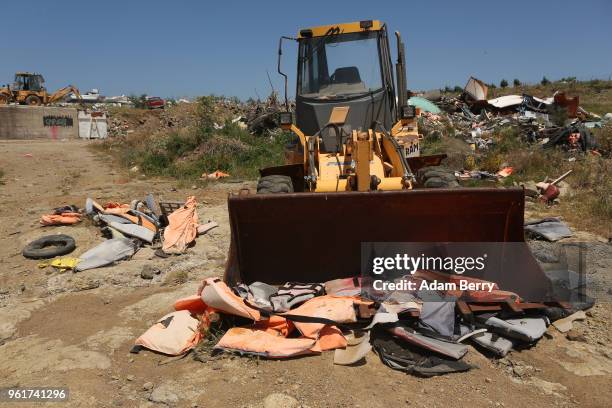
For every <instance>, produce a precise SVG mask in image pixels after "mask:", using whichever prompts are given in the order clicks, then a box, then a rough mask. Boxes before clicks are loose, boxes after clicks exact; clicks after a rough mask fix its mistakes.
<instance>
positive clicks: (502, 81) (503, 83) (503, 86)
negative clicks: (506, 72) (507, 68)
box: [499, 79, 508, 88]
mask: <svg viewBox="0 0 612 408" xmlns="http://www.w3.org/2000/svg"><path fill="white" fill-rule="evenodd" d="M499 86H500V87H502V88H507V87H508V81H506V80H505V79H502V80H501V81H500V82H499Z"/></svg>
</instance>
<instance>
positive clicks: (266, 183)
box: [257, 175, 293, 194]
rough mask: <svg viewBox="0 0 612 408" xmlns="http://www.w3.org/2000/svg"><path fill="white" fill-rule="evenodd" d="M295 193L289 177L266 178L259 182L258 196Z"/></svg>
mask: <svg viewBox="0 0 612 408" xmlns="http://www.w3.org/2000/svg"><path fill="white" fill-rule="evenodd" d="M283 193H293V182H292V181H291V177H289V176H279V175H274V176H264V177H262V178H260V179H259V181H258V182H257V194H283Z"/></svg>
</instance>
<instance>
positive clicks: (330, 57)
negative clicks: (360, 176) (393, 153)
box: [295, 20, 397, 152]
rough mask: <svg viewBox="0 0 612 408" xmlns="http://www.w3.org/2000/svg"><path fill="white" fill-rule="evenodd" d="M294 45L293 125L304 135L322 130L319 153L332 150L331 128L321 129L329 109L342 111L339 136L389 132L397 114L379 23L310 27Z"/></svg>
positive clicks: (334, 144)
mask: <svg viewBox="0 0 612 408" xmlns="http://www.w3.org/2000/svg"><path fill="white" fill-rule="evenodd" d="M297 41H298V44H299V46H298V73H297V89H296V109H295V111H296V121H297V123H296V124H297V126H298V127H299V128H300V129H301V130H302V131H303V132H304V133H305V134H308V135H313V134H316V133H317V132H319V131H321V129H323V130H322V131H321V134H320V137H321V145H320V148H321V151H322V152H326V151H328V152H331V151H334V150H335V149H336V148H337V147H338V146H337V144H338V141H337V139H336V135H335V133H334V132H333V131H332V129H329V128H327V129H324V127H325V125H327V123H328V121H329V118H330V115H331V112H332V110H333V109H334V108H335V107H348V116H347V117H346V120H345V121H344V123H343V125H342V127H343V129H342V130H343V131H342V134H344V135H345V137H346V136H347V135H350V134H351V131H352V130H358V131H367V129H371V128H373V126H372V124H373V123H375V122H379V123H381V124H382V125H383V126H384V127H385V128H386V129H390V128H391V126H392V125H393V123H394V121H395V118H396V116H397V115H396V103H395V87H394V83H393V73H392V63H391V56H390V51H389V41H388V38H387V30H386V27H385V25H384V24H381V23H380V22H378V21H370V20H368V21H362V22H357V23H348V24H338V25H331V26H321V27H314V28H310V29H304V30H301V31H300V32H299V35H298V38H297ZM342 142H344V140H343V141H342Z"/></svg>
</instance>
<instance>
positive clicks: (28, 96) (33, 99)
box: [0, 72, 82, 106]
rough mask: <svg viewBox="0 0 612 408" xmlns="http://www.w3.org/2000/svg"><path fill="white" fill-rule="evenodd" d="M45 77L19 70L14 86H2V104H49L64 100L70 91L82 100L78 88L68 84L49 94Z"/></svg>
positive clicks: (0, 103)
mask: <svg viewBox="0 0 612 408" xmlns="http://www.w3.org/2000/svg"><path fill="white" fill-rule="evenodd" d="M44 83H45V79H44V78H43V76H42V75H41V74H36V73H31V72H17V73H16V74H15V80H14V82H13V85H12V86H8V85H7V86H5V87H2V88H0V105H6V104H8V103H18V104H20V105H31V106H39V105H48V104H51V103H55V102H59V101H62V100H63V99H64V98H65V97H66V96H68V95H69V94H70V93H74V94H75V95H76V97H77V98H78V99H79V100H80V101H82V98H81V93H80V92H79V90H78V88H76V87H75V86H73V85H68V86H66V87H64V88H62V89H59V90H58V91H56V92H54V93H52V94H49V93H48V92H47V88H45V86H44Z"/></svg>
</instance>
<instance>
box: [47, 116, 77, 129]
mask: <svg viewBox="0 0 612 408" xmlns="http://www.w3.org/2000/svg"><path fill="white" fill-rule="evenodd" d="M43 125H44V126H63V127H72V125H73V123H72V118H71V117H70V116H43Z"/></svg>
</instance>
